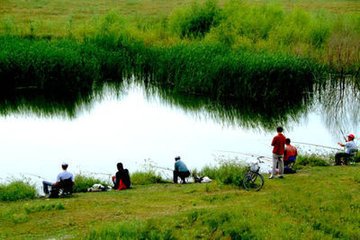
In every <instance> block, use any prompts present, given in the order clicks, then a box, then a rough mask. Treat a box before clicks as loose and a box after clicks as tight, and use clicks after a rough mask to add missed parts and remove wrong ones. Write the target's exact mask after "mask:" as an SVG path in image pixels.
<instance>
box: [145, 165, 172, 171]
mask: <svg viewBox="0 0 360 240" xmlns="http://www.w3.org/2000/svg"><path fill="white" fill-rule="evenodd" d="M150 167H154V168H159V169H163V170H168V171H173V170H172V169H170V168H166V167H160V166H156V165H150Z"/></svg>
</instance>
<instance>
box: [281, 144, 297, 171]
mask: <svg viewBox="0 0 360 240" xmlns="http://www.w3.org/2000/svg"><path fill="white" fill-rule="evenodd" d="M296 156H297V149H296V147H295V146H293V145H291V140H290V138H287V139H286V142H285V152H284V165H285V166H289V167H290V168H291V167H292V165H293V164H294V163H295V160H296Z"/></svg>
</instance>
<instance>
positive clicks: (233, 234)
mask: <svg viewBox="0 0 360 240" xmlns="http://www.w3.org/2000/svg"><path fill="white" fill-rule="evenodd" d="M359 190H360V185H359V165H352V166H340V167H304V168H302V169H301V170H298V172H297V173H296V174H291V175H286V176H285V179H273V180H268V179H266V181H265V185H264V187H263V189H262V190H261V191H260V192H247V191H244V190H242V189H241V188H239V187H237V186H233V185H224V184H221V183H220V182H219V181H217V180H215V181H213V182H211V183H207V184H168V183H164V184H149V185H134V187H133V189H131V190H126V191H110V192H94V193H75V194H74V196H73V197H72V198H63V199H50V200H45V199H36V200H26V201H15V202H0V213H1V214H0V221H1V223H2V224H1V225H0V238H1V239H33V238H37V239H39V238H40V239H41V238H54V239H59V238H64V237H66V238H67V239H196V238H202V239H240V238H241V239H289V238H291V239H304V238H306V239H334V238H340V239H357V238H358V237H359V236H360V230H359V227H358V222H359V221H360V218H359V216H360V214H359V211H360V205H359V200H360V199H359V194H358V192H359ZM48 229H51V231H48Z"/></svg>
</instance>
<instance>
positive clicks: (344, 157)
mask: <svg viewBox="0 0 360 240" xmlns="http://www.w3.org/2000/svg"><path fill="white" fill-rule="evenodd" d="M354 139H355V135H354V134H349V135H348V136H347V141H346V143H340V142H339V143H338V144H339V145H340V146H341V147H345V151H344V152H338V153H336V154H335V165H343V164H345V165H346V164H347V161H348V160H349V158H350V157H351V156H352V155H353V154H354V153H356V152H357V151H358V147H357V146H356V144H355V142H354Z"/></svg>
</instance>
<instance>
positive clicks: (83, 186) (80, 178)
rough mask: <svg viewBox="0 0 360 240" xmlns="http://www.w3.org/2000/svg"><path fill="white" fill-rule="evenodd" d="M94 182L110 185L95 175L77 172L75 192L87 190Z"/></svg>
mask: <svg viewBox="0 0 360 240" xmlns="http://www.w3.org/2000/svg"><path fill="white" fill-rule="evenodd" d="M94 184H101V185H103V186H105V187H106V186H108V185H109V183H107V182H106V181H104V180H100V179H98V178H95V177H93V176H86V175H84V174H77V175H76V176H75V184H74V192H87V190H88V188H90V187H92V186H93V185H94Z"/></svg>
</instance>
